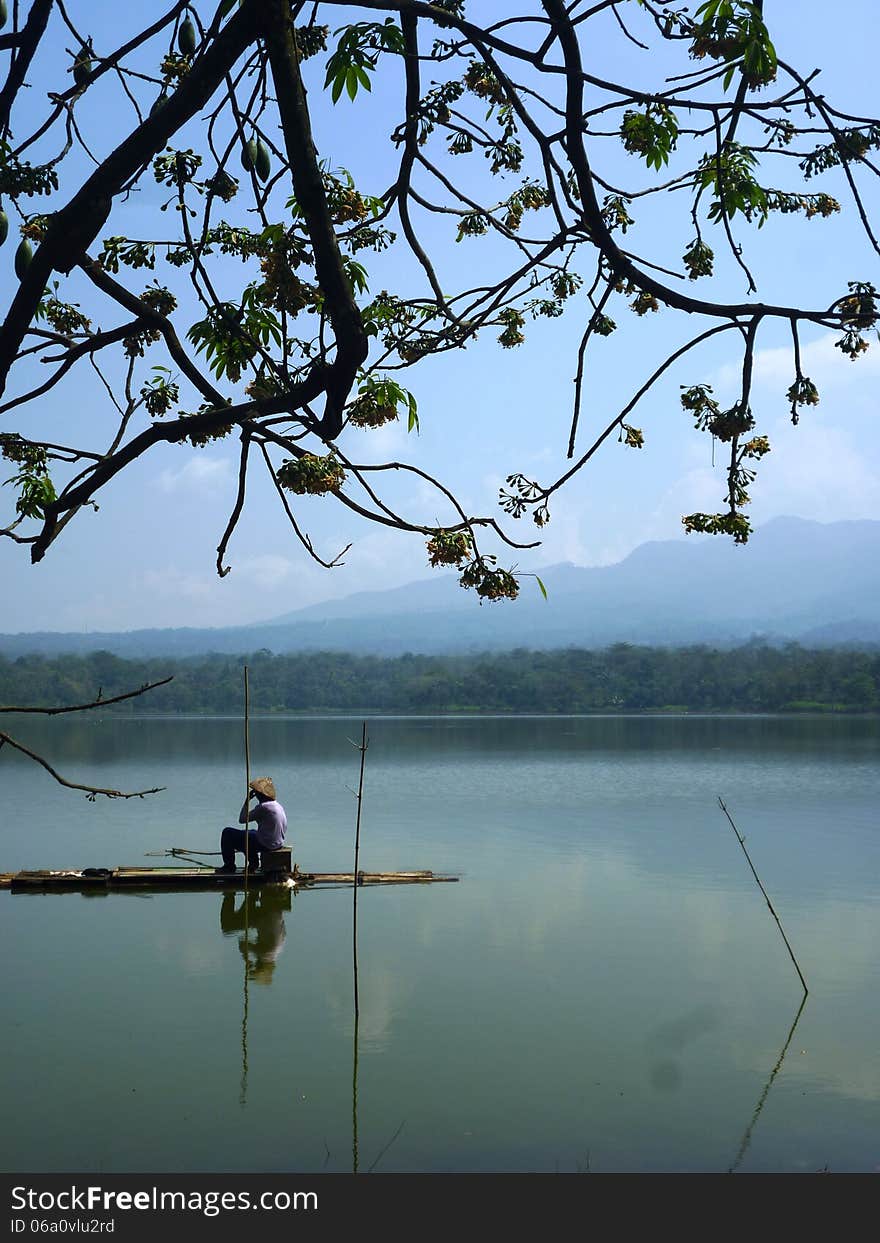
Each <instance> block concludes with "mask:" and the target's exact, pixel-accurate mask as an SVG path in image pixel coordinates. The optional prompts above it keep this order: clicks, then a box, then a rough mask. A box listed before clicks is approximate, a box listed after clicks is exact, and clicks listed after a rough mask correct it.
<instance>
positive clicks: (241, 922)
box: [220, 885, 293, 984]
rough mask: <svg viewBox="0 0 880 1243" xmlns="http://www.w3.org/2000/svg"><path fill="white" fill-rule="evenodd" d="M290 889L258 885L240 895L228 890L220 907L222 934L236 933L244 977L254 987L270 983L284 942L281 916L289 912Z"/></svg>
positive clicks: (282, 886) (283, 926) (232, 934)
mask: <svg viewBox="0 0 880 1243" xmlns="http://www.w3.org/2000/svg"><path fill="white" fill-rule="evenodd" d="M292 899H293V890H292V889H288V888H287V887H286V886H285V885H262V886H261V887H260V888H259V889H246V890H245V891H244V893H233V892H230V891H229V890H227V891H226V893H224V895H223V902H222V905H221V907H220V928H221V930H222V932H223V935H224V936H226V937H233V936H235V935H236V934H237V933H240V934H241V935H240V936H239V938H238V949H239V953H240V954H241V956H242V958H243V959H244V964H245V977H246V979H248V980H253V981H254V983H255V984H271V983H272V976H273V975H274V973H275V966H276V964H277V962H278V957H279V955H280V953H281V951H282V950H283V948H284V942H285V940H286V939H287V928H286V926H285V923H284V916H285V913H286V912H288V911H290V909H291V903H292Z"/></svg>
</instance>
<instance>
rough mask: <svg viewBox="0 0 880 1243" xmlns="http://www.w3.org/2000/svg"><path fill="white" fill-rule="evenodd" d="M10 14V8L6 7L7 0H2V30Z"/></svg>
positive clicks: (0, 26)
mask: <svg viewBox="0 0 880 1243" xmlns="http://www.w3.org/2000/svg"><path fill="white" fill-rule="evenodd" d="M8 16H9V10H8V9H7V7H6V0H0V30H2V29H3V27H4V26H5V25H6V19H7V17H8Z"/></svg>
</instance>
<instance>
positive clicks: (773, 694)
mask: <svg viewBox="0 0 880 1243" xmlns="http://www.w3.org/2000/svg"><path fill="white" fill-rule="evenodd" d="M245 664H247V665H248V666H249V669H250V679H249V680H250V704H251V710H252V711H253V712H321V711H346V710H356V711H372V712H414V713H419V712H468V711H470V712H479V711H483V712H511V713H517V712H548V713H579V712H647V711H653V712H662V711H666V712H673V711H689V712H731V711H733V712H799V711H800V712H809V711H819V712H823V711H824V712H831V711H836V712H872V711H877V710H878V709H880V651H854V650H850V649H828V648H823V649H813V650H811V649H807V648H802V647H800V646H798V645H797V644H788V645H786V646H784V647H768V646H761V645H757V644H749V645H747V646H744V647H739V648H733V649H729V650H716V649H713V648H709V647H704V646H700V647H684V648H655V647H639V646H633V645H630V644H616V645H614V646H612V647H609V648H605V649H602V650H597V651H593V650H585V649H575V648H568V649H561V650H554V651H530V650H517V651H513V652H501V653H481V654H474V655H445V656H417V655H404V656H400V657H395V658H391V659H386V658H380V657H373V656H353V655H346V654H340V653H337V652H308V653H303V654H296V655H284V656H275V655H272V654H271V653H269V652H266V651H260V652H255V653H251V654H249V655H246V656H240V657H230V656H218V655H209V656H204V657H200V658H191V659H187V660H169V659H166V658H156V659H151V660H124V659H122V658H120V657H117V656H114V655H112V654H110V653H109V652H94V653H91V654H90V655H87V656H64V657H56V658H51V659H50V658H46V657H42V656H22V657H19V658H17V659H14V660H10V659H6V658H4V657H0V705H33V706H63V705H73V704H81V703H88V702H90V701H92V700H94V699H95V698H97V697H100V698H102V699H110V698H112V697H113V696H115V695H119V694H122V693H124V692H125V691H130V690H133V689H136V688H138V687H140V686H143V685H144V684H145V683H150V682H156V681H159V680H160V679H162V678H167V677H169V676H173V681H171V682H169V683H168V684H167V685H165V686H161V687H159V688H158V689H156V690H153V691H150V692H149V693H148V694H145V695H142V696H139V697H137V698H134V699H129V700H126V701H125V702H123V703H120V704H117V705H113V706H112V707H109V706H108V708H107V711H108V712H119V713H127V714H131V713H135V714H145V713H147V714H149V713H169V712H185V713H238V712H240V711H241V708H242V666H243V665H245Z"/></svg>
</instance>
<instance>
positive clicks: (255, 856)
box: [220, 826, 260, 868]
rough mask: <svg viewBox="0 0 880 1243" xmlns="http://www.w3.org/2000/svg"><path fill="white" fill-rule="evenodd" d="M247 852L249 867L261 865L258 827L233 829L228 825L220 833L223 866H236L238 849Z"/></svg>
mask: <svg viewBox="0 0 880 1243" xmlns="http://www.w3.org/2000/svg"><path fill="white" fill-rule="evenodd" d="M239 850H240V851H241V853H242V854H247V857H248V867H249V868H258V867H259V866H260V847H259V846H258V844H257V830H256V829H232V828H229V827H228V826H227V828H225V829H224V830H223V832H222V833H221V834H220V852H221V854H222V855H223V866H224V867H234V866H235V855H236V852H237V851H239Z"/></svg>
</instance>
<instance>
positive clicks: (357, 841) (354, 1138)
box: [351, 721, 369, 1174]
mask: <svg viewBox="0 0 880 1243" xmlns="http://www.w3.org/2000/svg"><path fill="white" fill-rule="evenodd" d="M368 745H369V744H368V743H367V723H366V721H364V723H363V730H362V731H361V745H360V747H359V748H358V749H359V751H360V753H361V767H360V776H359V778H358V791H357V819H356V821H355V830H354V876H353V880H354V885H353V888H352V914H351V961H352V969H353V973H354V1038H353V1049H352V1068H351V1172H352V1174H357V1172H358V1113H357V1106H358V1027H359V1025H360V1004H359V1000H358V956H357V893H358V862H359V856H360V849H361V806H362V804H363V798H364V762H365V760H366V757H367V746H368ZM355 746H357V744H356V743H355Z"/></svg>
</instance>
